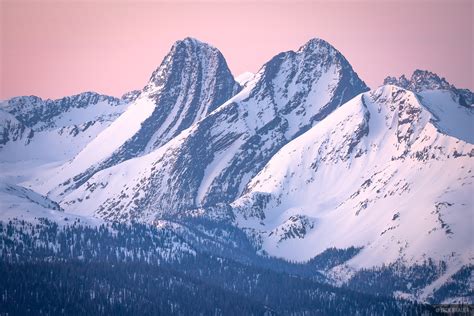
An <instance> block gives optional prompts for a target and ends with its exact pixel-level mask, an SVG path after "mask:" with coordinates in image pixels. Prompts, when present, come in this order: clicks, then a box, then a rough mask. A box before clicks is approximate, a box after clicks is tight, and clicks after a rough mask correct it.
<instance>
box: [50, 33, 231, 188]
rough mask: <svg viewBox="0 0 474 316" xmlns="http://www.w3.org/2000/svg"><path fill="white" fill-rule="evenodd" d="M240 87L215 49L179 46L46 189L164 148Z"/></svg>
mask: <svg viewBox="0 0 474 316" xmlns="http://www.w3.org/2000/svg"><path fill="white" fill-rule="evenodd" d="M239 89H240V86H239V85H238V84H237V83H236V82H235V81H234V78H233V76H232V74H231V73H230V71H229V69H228V67H227V63H226V61H225V59H224V57H223V56H222V54H221V53H220V52H219V50H217V49H216V48H214V47H212V46H210V45H208V44H206V43H203V42H200V41H198V40H196V39H192V38H186V39H184V40H182V41H177V42H176V43H175V44H174V45H173V47H172V48H171V50H170V52H169V53H168V55H167V56H166V57H165V58H164V60H163V62H162V63H161V65H160V66H159V67H158V68H157V69H156V70H155V71H154V72H153V74H152V76H151V78H150V80H149V82H148V84H147V85H146V86H145V87H144V89H143V90H142V91H141V92H140V93H138V92H136V93H135V95H134V96H133V97H134V100H133V102H132V103H131V105H130V107H129V108H128V110H127V111H126V112H125V113H124V114H123V115H122V116H121V117H120V118H119V119H117V120H116V121H115V122H114V123H113V124H112V125H111V126H110V127H109V128H108V129H107V130H105V131H104V132H103V133H101V134H100V135H98V137H97V138H96V139H94V140H93V141H92V142H91V143H90V144H88V146H86V147H85V148H84V149H83V150H82V151H81V152H80V153H79V154H78V155H77V156H76V157H74V159H73V160H72V161H70V162H68V163H67V164H65V165H64V166H63V167H62V168H61V169H59V170H57V171H56V173H57V175H56V176H53V177H52V178H51V179H50V180H49V181H48V183H45V184H42V188H41V190H43V192H45V193H46V192H47V191H48V190H51V189H53V188H54V187H55V186H57V185H58V184H62V185H61V186H60V187H59V188H56V190H55V193H54V194H62V193H64V192H65V191H68V190H71V189H74V188H76V187H77V186H79V185H81V184H83V183H84V182H85V181H87V180H88V179H89V178H90V177H91V176H92V175H94V174H95V173H96V172H98V171H100V170H102V169H105V168H108V167H111V166H113V165H115V164H118V163H120V162H123V161H126V160H128V159H131V158H134V157H137V156H140V155H143V154H146V153H149V152H151V151H153V150H154V149H157V148H159V147H160V146H162V145H163V144H165V143H166V142H168V141H169V140H171V139H172V138H173V137H175V136H177V135H178V134H179V133H180V132H181V131H183V130H184V129H186V128H188V127H189V126H191V125H192V124H194V123H196V122H198V121H199V120H201V119H202V118H203V117H205V116H206V115H207V114H209V113H210V112H212V111H213V110H215V109H216V108H217V107H218V106H219V105H221V104H222V103H224V102H225V101H227V100H228V99H229V98H230V97H232V96H233V95H234V94H235V93H236V92H237V91H238V90H239Z"/></svg>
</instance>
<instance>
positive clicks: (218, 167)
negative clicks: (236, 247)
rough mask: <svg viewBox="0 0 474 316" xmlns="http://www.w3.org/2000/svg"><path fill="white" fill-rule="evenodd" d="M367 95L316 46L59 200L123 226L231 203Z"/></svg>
mask: <svg viewBox="0 0 474 316" xmlns="http://www.w3.org/2000/svg"><path fill="white" fill-rule="evenodd" d="M365 90H367V87H366V86H365V84H364V83H363V81H361V80H360V79H359V78H358V76H357V74H356V73H355V72H354V71H353V70H352V68H351V66H350V65H349V63H348V62H347V60H346V59H345V58H344V57H343V56H342V55H341V54H340V53H339V52H338V51H337V50H336V49H335V48H334V47H332V46H331V45H329V44H328V43H327V42H325V41H323V40H319V39H314V40H311V41H309V42H308V43H307V44H305V45H304V46H303V47H301V48H300V49H299V50H298V51H297V52H294V51H290V52H285V53H281V54H279V55H277V56H275V57H274V58H273V59H272V60H270V61H269V62H268V63H267V64H266V65H265V66H264V67H263V68H262V69H261V70H260V72H259V73H258V74H257V75H256V76H255V78H254V79H253V80H252V81H251V82H249V83H248V84H247V85H246V87H245V88H244V89H243V90H242V91H241V92H240V93H239V94H237V95H236V96H235V97H233V98H231V99H230V100H229V101H227V102H226V103H225V104H224V105H222V106H220V107H218V108H217V109H216V110H215V111H213V112H212V113H210V114H209V115H208V116H206V117H205V118H204V119H202V120H201V121H199V122H197V124H195V125H193V126H191V127H190V128H189V129H187V130H184V131H183V132H182V133H181V134H180V135H179V136H177V137H175V138H174V139H173V140H172V141H171V142H169V143H167V144H165V145H164V146H162V147H161V148H159V149H158V150H155V151H152V152H151V153H150V154H148V155H145V156H142V157H139V158H136V159H132V160H129V161H127V162H125V163H122V164H119V165H116V166H114V167H112V168H108V169H104V170H102V171H100V172H98V173H96V174H95V175H94V176H93V177H92V178H90V179H89V180H88V181H87V182H85V183H84V184H83V185H82V186H80V187H79V188H78V189H76V190H74V191H72V192H70V193H68V194H67V195H65V196H62V197H61V200H62V203H63V204H62V205H64V207H65V208H67V209H70V210H71V211H75V212H80V213H83V212H90V211H95V212H96V215H97V216H102V217H104V218H109V219H121V220H126V219H131V218H141V219H149V218H150V217H153V216H157V215H163V214H174V213H176V212H177V211H180V210H188V209H192V208H196V207H199V206H202V205H215V204H218V203H221V202H230V201H232V200H233V199H234V198H236V197H237V196H238V195H239V194H240V192H241V191H242V190H243V188H244V186H245V185H246V184H247V182H248V181H249V180H250V179H251V178H252V177H253V176H254V175H255V174H257V173H258V171H259V170H260V168H261V167H263V166H264V164H265V163H266V162H267V161H268V160H269V159H270V158H271V157H272V155H273V154H274V153H275V152H276V151H278V149H280V148H281V147H282V146H283V145H285V144H286V143H287V142H288V141H290V140H291V139H293V138H295V137H297V136H298V135H300V134H301V133H303V132H305V131H306V130H308V129H309V128H310V127H311V126H313V125H314V124H317V122H318V121H321V120H323V119H324V117H326V116H327V115H328V114H330V113H331V112H332V111H333V110H334V109H336V108H337V107H339V106H340V105H341V104H342V103H344V102H345V101H347V100H349V99H350V98H352V97H353V96H355V95H357V94H358V93H360V92H362V91H365Z"/></svg>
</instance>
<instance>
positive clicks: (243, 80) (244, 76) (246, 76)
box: [235, 71, 255, 87]
mask: <svg viewBox="0 0 474 316" xmlns="http://www.w3.org/2000/svg"><path fill="white" fill-rule="evenodd" d="M254 78H255V74H254V73H253V72H250V71H246V72H244V73H241V74H240V75H238V76H237V77H235V81H237V82H238V83H239V85H240V86H241V87H245V86H246V85H247V83H249V82H250V81H252V80H253V79H254Z"/></svg>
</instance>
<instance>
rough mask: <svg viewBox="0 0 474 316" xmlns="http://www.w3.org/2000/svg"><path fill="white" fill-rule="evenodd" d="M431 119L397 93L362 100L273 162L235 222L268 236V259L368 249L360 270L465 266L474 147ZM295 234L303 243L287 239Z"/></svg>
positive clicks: (238, 208)
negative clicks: (435, 262) (452, 259)
mask: <svg viewBox="0 0 474 316" xmlns="http://www.w3.org/2000/svg"><path fill="white" fill-rule="evenodd" d="M450 115H451V113H450V111H449V109H446V111H445V112H444V116H445V117H449V116H450ZM445 117H437V118H436V119H437V120H441V121H443V120H444V118H445ZM470 117H471V119H472V118H473V113H470ZM433 119H434V117H433V115H432V114H431V113H430V112H429V111H428V109H427V108H425V107H424V106H423V105H422V104H421V102H420V100H419V99H418V98H417V96H416V95H415V94H414V93H412V92H410V91H407V90H405V89H402V88H398V87H396V86H392V85H386V86H382V87H380V88H378V89H377V90H373V91H371V92H367V93H364V94H361V95H359V96H357V97H355V98H354V99H352V100H351V101H350V102H348V103H346V104H345V105H344V106H342V107H341V108H339V109H337V110H336V111H334V112H333V113H332V114H331V115H329V116H328V117H327V118H326V119H325V120H323V121H322V122H321V123H320V124H317V125H316V126H314V127H313V128H312V129H311V130H310V131H308V132H307V133H305V134H303V135H301V136H300V137H298V138H297V139H295V140H294V141H292V142H290V143H289V144H288V145H286V146H285V147H283V148H282V149H281V150H280V151H279V152H278V153H277V154H276V155H275V156H274V157H273V158H272V159H271V160H270V161H269V162H268V164H267V165H266V166H265V167H264V168H263V169H262V171H261V172H260V173H259V174H258V175H257V176H256V177H254V178H253V179H252V181H251V182H250V183H249V185H248V186H247V187H246V189H245V192H244V194H243V196H242V197H240V198H239V199H237V200H236V201H235V202H234V203H232V206H233V208H234V210H235V213H236V215H237V222H238V223H239V225H240V226H241V227H245V228H252V229H255V230H258V231H261V235H262V236H263V237H264V244H263V249H264V250H266V251H267V252H268V253H270V254H272V255H277V256H283V257H287V258H289V259H294V260H307V259H310V258H311V257H313V256H314V255H315V254H317V253H319V252H321V251H323V250H324V249H326V248H329V247H333V246H334V247H338V248H347V247H349V246H357V247H363V246H365V247H366V249H364V251H363V252H362V253H361V254H360V257H357V258H360V259H359V260H361V263H360V265H362V262H366V263H368V264H374V263H375V262H376V261H377V260H382V262H379V263H380V264H381V263H388V262H390V261H391V260H397V259H398V258H399V257H400V256H401V255H403V256H404V257H406V258H407V259H411V258H412V257H413V258H417V259H421V258H424V257H425V256H426V255H429V254H435V253H438V255H442V256H450V255H451V254H452V253H456V254H457V255H458V256H459V255H461V256H463V259H464V260H468V259H469V258H470V257H472V256H473V255H474V253H473V252H472V250H473V249H472V247H473V245H472V240H471V239H470V238H469V234H470V223H469V222H468V221H464V222H463V220H462V219H463V218H469V217H471V218H472V214H471V211H472V204H471V201H470V200H471V197H470V192H472V190H473V189H474V187H473V183H472V179H473V176H472V175H471V171H472V170H471V169H472V167H473V166H472V159H473V157H474V146H473V145H472V144H469V143H466V142H464V141H461V140H459V139H457V138H455V137H452V136H450V135H445V134H443V133H442V132H441V131H439V130H438V129H437V128H436V127H435V125H434V124H433V122H432V120H433ZM443 170H449V172H446V173H445V172H443ZM291 227H300V229H298V231H301V233H300V234H294V235H293V236H288V234H286V233H285V232H286V231H288V230H289V229H291ZM420 235H423V238H420ZM441 241H442V242H441ZM394 243H395V244H398V245H400V247H389V246H390V245H393V244H394ZM309 245H311V247H309ZM435 245H436V246H437V247H439V249H437V250H435V249H434V246H435ZM388 248H390V249H391V250H392V252H391V253H390V252H388V251H387V249H388ZM382 254H383V255H382Z"/></svg>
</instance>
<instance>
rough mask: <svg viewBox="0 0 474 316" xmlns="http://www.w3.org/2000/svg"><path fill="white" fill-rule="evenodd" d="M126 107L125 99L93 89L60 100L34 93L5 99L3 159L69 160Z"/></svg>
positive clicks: (1, 113) (1, 108)
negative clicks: (95, 91) (44, 97)
mask: <svg viewBox="0 0 474 316" xmlns="http://www.w3.org/2000/svg"><path fill="white" fill-rule="evenodd" d="M126 107H127V103H126V102H125V101H122V100H120V99H117V98H113V97H109V96H104V95H99V94H97V93H93V92H85V93H82V94H78V95H74V96H71V97H65V98H62V99H57V100H42V99H40V98H38V97H34V96H31V97H16V98H12V99H10V100H7V101H2V102H0V116H1V121H0V124H1V125H0V128H1V129H2V130H3V137H2V146H1V147H0V153H1V158H0V161H1V162H2V163H5V162H8V163H12V162H18V161H31V160H41V161H44V162H52V161H65V160H68V159H70V158H72V157H74V156H75V155H76V154H77V153H78V152H79V151H80V150H81V149H82V148H84V147H85V146H86V144H87V143H89V142H90V141H91V140H92V139H94V138H95V137H96V135H98V134H99V133H100V132H101V131H103V130H104V129H105V128H106V127H107V126H108V125H110V123H111V122H112V121H113V120H115V119H116V118H117V117H118V116H119V115H120V114H121V113H122V112H123V111H124V110H125V109H126ZM7 116H8V119H7ZM13 118H14V120H13Z"/></svg>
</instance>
